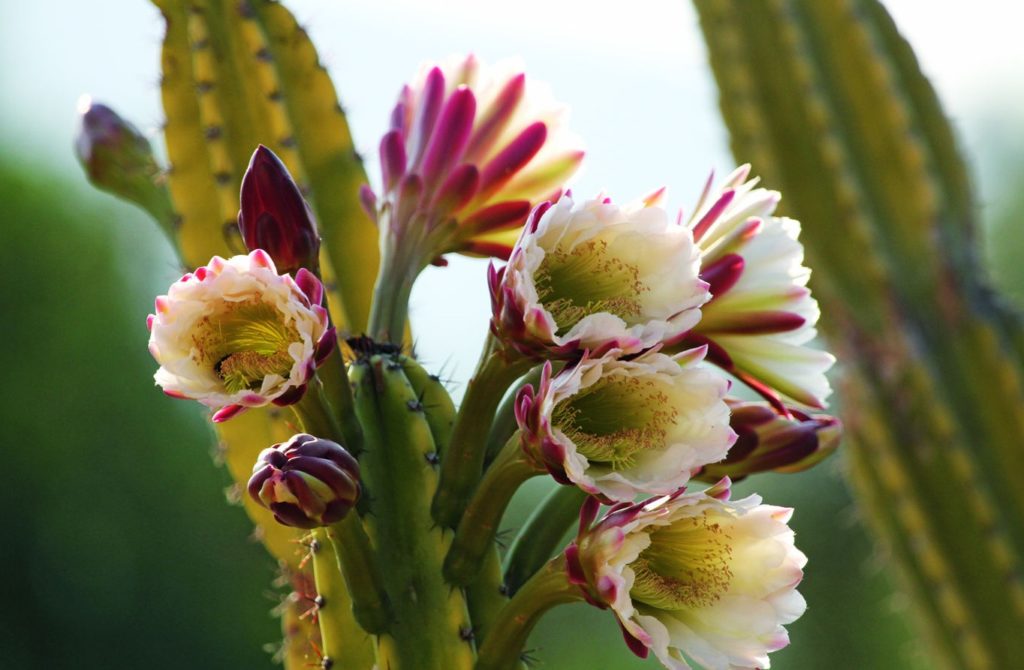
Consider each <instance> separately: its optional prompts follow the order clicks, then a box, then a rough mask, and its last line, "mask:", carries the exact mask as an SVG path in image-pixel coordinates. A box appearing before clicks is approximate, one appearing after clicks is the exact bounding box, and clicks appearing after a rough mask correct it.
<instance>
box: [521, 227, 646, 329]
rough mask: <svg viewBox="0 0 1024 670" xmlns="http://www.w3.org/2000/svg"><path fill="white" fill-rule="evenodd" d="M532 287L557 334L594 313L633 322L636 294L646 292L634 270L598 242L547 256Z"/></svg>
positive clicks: (637, 313) (637, 312)
mask: <svg viewBox="0 0 1024 670" xmlns="http://www.w3.org/2000/svg"><path fill="white" fill-rule="evenodd" d="M534 282H535V285H536V287H537V295H538V296H539V298H540V301H541V302H542V303H543V304H544V307H545V308H546V309H547V310H548V312H550V313H551V315H552V316H553V317H555V322H556V323H557V324H558V335H564V334H565V333H567V332H569V330H571V329H572V327H573V326H575V325H576V324H577V323H579V322H580V321H581V320H582V319H583V317H585V316H588V315H590V314H596V313H598V312H610V313H611V314H614V315H615V316H618V317H619V318H621V319H622V320H624V321H626V322H627V323H633V322H635V321H636V320H637V318H638V317H639V316H640V314H641V312H642V310H641V307H642V305H641V303H640V300H639V297H640V294H641V293H645V292H647V291H649V290H650V288H649V287H647V286H646V285H645V284H644V283H643V282H642V281H641V280H640V269H639V268H638V267H636V266H635V265H632V264H630V263H627V262H625V261H623V260H622V259H621V258H618V257H616V256H615V255H614V254H612V253H611V252H610V251H609V250H608V243H607V242H606V241H604V240H588V241H586V242H583V243H581V244H578V245H576V246H574V247H573V248H572V249H569V250H565V249H563V248H562V247H561V246H558V247H556V248H555V249H553V250H552V251H549V252H547V253H546V254H545V255H544V260H543V261H541V264H540V267H539V268H538V269H537V272H536V275H535V278H534Z"/></svg>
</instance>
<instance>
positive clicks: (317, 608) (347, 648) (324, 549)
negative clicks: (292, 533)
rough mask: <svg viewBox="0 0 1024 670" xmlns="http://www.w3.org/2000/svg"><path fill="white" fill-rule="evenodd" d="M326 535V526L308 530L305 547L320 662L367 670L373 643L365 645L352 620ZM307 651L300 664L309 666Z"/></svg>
mask: <svg viewBox="0 0 1024 670" xmlns="http://www.w3.org/2000/svg"><path fill="white" fill-rule="evenodd" d="M352 516H354V515H352ZM357 523H358V521H357ZM330 534H331V533H330V531H329V530H328V529H327V528H317V529H316V530H314V531H313V533H312V540H311V542H310V548H309V550H310V560H311V562H312V563H313V574H314V578H315V579H316V597H315V599H314V601H313V603H312V605H311V607H312V608H313V609H312V614H313V615H314V618H315V620H316V621H317V624H318V625H319V627H320V645H319V648H320V653H321V654H322V658H320V665H321V667H323V668H353V670H356V669H358V670H370V668H372V667H373V662H374V656H373V646H372V645H371V644H369V636H368V634H367V632H366V629H365V628H363V627H361V626H360V625H359V624H358V623H357V622H356V617H355V615H354V610H353V602H352V599H351V598H350V597H349V594H348V589H347V588H346V586H345V584H344V583H343V582H342V579H341V574H340V573H339V571H338V561H339V558H338V556H336V552H335V546H334V542H333V541H332V540H331V538H330ZM310 651H311V650H307V651H306V653H305V654H304V656H305V658H306V661H305V663H303V665H309V656H310V655H311V654H310ZM296 667H298V666H296Z"/></svg>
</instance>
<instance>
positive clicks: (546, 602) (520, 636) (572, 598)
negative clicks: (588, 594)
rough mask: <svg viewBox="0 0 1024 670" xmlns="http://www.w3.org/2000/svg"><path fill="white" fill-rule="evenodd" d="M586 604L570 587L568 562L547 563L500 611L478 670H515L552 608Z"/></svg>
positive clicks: (482, 650) (558, 560) (578, 592)
mask: <svg viewBox="0 0 1024 670" xmlns="http://www.w3.org/2000/svg"><path fill="white" fill-rule="evenodd" d="M579 600H583V594H582V592H581V591H580V590H579V587H577V586H574V585H572V584H570V583H569V578H568V575H567V574H566V572H565V558H564V557H562V556H559V557H557V558H554V559H552V560H551V561H550V562H548V563H547V564H546V565H545V566H544V567H543V568H542V569H541V570H540V571H539V572H537V574H535V575H534V576H533V577H531V578H530V580H529V581H527V582H526V584H524V585H523V588H521V589H519V592H518V593H516V595H515V596H514V597H513V598H512V600H510V601H509V603H508V605H506V606H505V608H504V609H502V610H501V613H500V614H499V615H498V618H497V619H496V620H495V621H494V624H493V630H494V631H500V634H499V633H495V634H493V635H489V636H487V639H486V640H485V641H484V643H483V644H482V645H481V646H480V651H479V655H478V660H477V664H476V670H514V669H515V668H516V667H518V666H519V663H520V661H521V656H522V653H523V649H524V647H525V646H526V641H527V639H529V637H530V633H531V632H532V631H533V629H534V627H535V626H536V625H537V622H538V621H540V619H541V617H543V616H544V614H546V613H547V612H548V610H550V609H551V608H552V607H555V606H557V605H564V604H567V603H571V602H576V601H579Z"/></svg>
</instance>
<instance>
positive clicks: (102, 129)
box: [75, 97, 174, 234]
mask: <svg viewBox="0 0 1024 670" xmlns="http://www.w3.org/2000/svg"><path fill="white" fill-rule="evenodd" d="M78 112H79V115H80V116H79V128H78V134H77V135H76V136H75V155H76V156H77V157H78V160H79V162H80V163H81V164H82V167H83V168H84V169H85V173H86V176H87V177H88V178H89V181H90V182H92V184H93V185H94V186H96V187H97V188H99V189H101V190H103V191H107V192H108V193H112V194H114V195H116V196H118V197H121V198H124V199H126V200H130V201H131V202H134V203H135V204H137V205H139V206H140V207H142V208H143V209H145V210H146V211H147V212H149V213H150V214H151V215H152V216H153V218H155V219H156V220H157V222H158V223H160V224H161V225H162V226H164V227H165V228H166V229H167V232H168V233H169V234H170V233H171V232H172V231H171V230H170V226H171V225H172V222H173V219H174V212H173V208H172V206H171V200H170V196H169V195H168V193H167V188H166V187H165V185H164V183H163V180H162V179H161V169H160V166H159V165H158V164H157V162H156V159H155V158H154V157H153V148H152V147H151V146H150V144H149V140H147V139H146V137H145V136H144V135H143V134H142V133H141V132H139V129H138V128H136V127H135V126H134V125H132V124H131V123H129V122H128V121H126V120H125V119H123V118H121V116H120V115H118V114H117V112H115V111H114V110H112V109H111V108H109V107H107V106H106V105H102V104H99V103H96V102H93V101H92V100H91V99H90V98H89V97H83V98H82V99H81V100H80V101H79V103H78Z"/></svg>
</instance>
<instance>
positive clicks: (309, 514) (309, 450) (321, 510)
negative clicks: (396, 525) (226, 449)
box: [248, 433, 361, 528]
mask: <svg viewBox="0 0 1024 670" xmlns="http://www.w3.org/2000/svg"><path fill="white" fill-rule="evenodd" d="M248 491H249V495H250V496H252V499H253V500H255V501H256V502H258V503H259V504H261V505H263V506H264V507H266V508H267V509H269V510H270V511H271V512H273V513H274V518H275V519H277V520H278V521H279V522H280V523H282V524H284V525H286V526H294V527H296V528H318V527H320V526H328V525H330V524H332V523H335V522H337V521H340V520H341V519H343V518H344V517H345V515H346V514H348V512H349V510H350V509H352V506H353V505H355V504H356V502H357V501H358V500H359V494H360V491H361V486H360V483H359V464H358V463H357V462H356V459H355V458H354V457H353V456H352V455H351V454H349V453H348V452H347V451H345V449H344V448H343V447H342V446H341V445H340V444H337V443H336V442H331V441H330V440H323V439H320V438H317V437H313V436H312V435H307V434H305V433H299V434H298V435H293V436H292V437H291V439H289V440H288V441H287V442H282V443H280V444H275V445H274V446H272V447H269V448H267V449H264V450H263V451H262V452H260V455H259V457H258V458H257V459H256V465H254V466H253V469H252V477H251V478H250V479H249V485H248Z"/></svg>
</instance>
